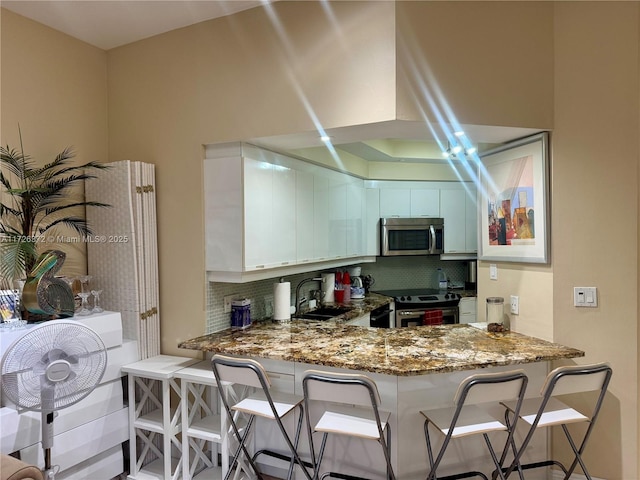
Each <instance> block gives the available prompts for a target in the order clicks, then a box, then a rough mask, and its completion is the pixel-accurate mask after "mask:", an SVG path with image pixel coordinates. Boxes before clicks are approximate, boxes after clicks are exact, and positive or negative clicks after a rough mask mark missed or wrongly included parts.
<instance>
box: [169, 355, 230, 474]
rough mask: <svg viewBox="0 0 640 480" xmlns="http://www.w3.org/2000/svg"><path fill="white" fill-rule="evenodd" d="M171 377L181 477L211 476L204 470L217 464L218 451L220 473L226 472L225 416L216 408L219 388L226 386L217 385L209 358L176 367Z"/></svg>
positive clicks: (227, 467) (227, 468)
mask: <svg viewBox="0 0 640 480" xmlns="http://www.w3.org/2000/svg"><path fill="white" fill-rule="evenodd" d="M174 377H175V378H179V379H180V391H181V396H182V404H181V405H182V463H183V480H191V479H192V478H193V477H194V476H195V475H196V474H200V476H203V475H212V473H210V471H209V470H208V469H210V468H213V467H216V466H217V465H218V454H219V453H221V452H223V453H222V456H221V457H222V476H224V475H226V473H227V471H228V470H229V457H228V455H227V451H228V446H227V444H228V442H227V436H226V435H223V432H224V431H225V426H226V415H220V411H219V398H220V395H221V393H220V390H221V389H223V388H226V387H225V386H219V385H218V384H217V382H216V379H215V377H214V375H213V372H212V371H211V362H210V361H209V360H203V361H202V362H199V363H196V364H195V365H191V366H189V367H186V368H183V369H181V370H178V371H177V372H175V373H174ZM192 453H193V454H192Z"/></svg>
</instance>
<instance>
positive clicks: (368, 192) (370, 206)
mask: <svg viewBox="0 0 640 480" xmlns="http://www.w3.org/2000/svg"><path fill="white" fill-rule="evenodd" d="M364 254H365V255H380V190H378V189H377V188H367V189H365V223H364Z"/></svg>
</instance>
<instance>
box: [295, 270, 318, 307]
mask: <svg viewBox="0 0 640 480" xmlns="http://www.w3.org/2000/svg"><path fill="white" fill-rule="evenodd" d="M314 281H315V282H322V278H321V277H309V278H305V279H304V280H302V281H301V282H300V283H299V284H298V286H297V287H296V313H295V315H298V314H299V313H300V305H301V304H303V303H305V302H306V301H307V298H306V297H302V300H301V299H300V287H302V285H304V284H305V283H308V282H314Z"/></svg>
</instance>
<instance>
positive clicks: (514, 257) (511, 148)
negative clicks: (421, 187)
mask: <svg viewBox="0 0 640 480" xmlns="http://www.w3.org/2000/svg"><path fill="white" fill-rule="evenodd" d="M548 156H549V134H548V133H547V132H543V133H539V134H536V135H533V136H531V137H527V138H523V139H520V140H516V141H514V142H511V143H508V144H505V145H502V146H500V147H498V148H496V149H493V150H490V151H487V152H485V153H483V154H481V155H480V163H479V167H478V169H479V171H478V178H479V188H478V210H479V215H478V216H479V225H478V236H479V238H478V259H479V260H493V261H503V262H522V263H548V262H549V158H548Z"/></svg>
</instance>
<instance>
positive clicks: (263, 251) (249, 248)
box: [244, 158, 273, 270]
mask: <svg viewBox="0 0 640 480" xmlns="http://www.w3.org/2000/svg"><path fill="white" fill-rule="evenodd" d="M272 205H273V165H271V164H270V163H267V162H261V161H258V160H252V159H250V158H245V159H244V269H245V270H256V269H262V268H266V267H267V264H268V263H270V259H271V257H272V255H271V241H270V239H271V238H272V233H273V232H272V227H273V219H272V214H273V208H272Z"/></svg>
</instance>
